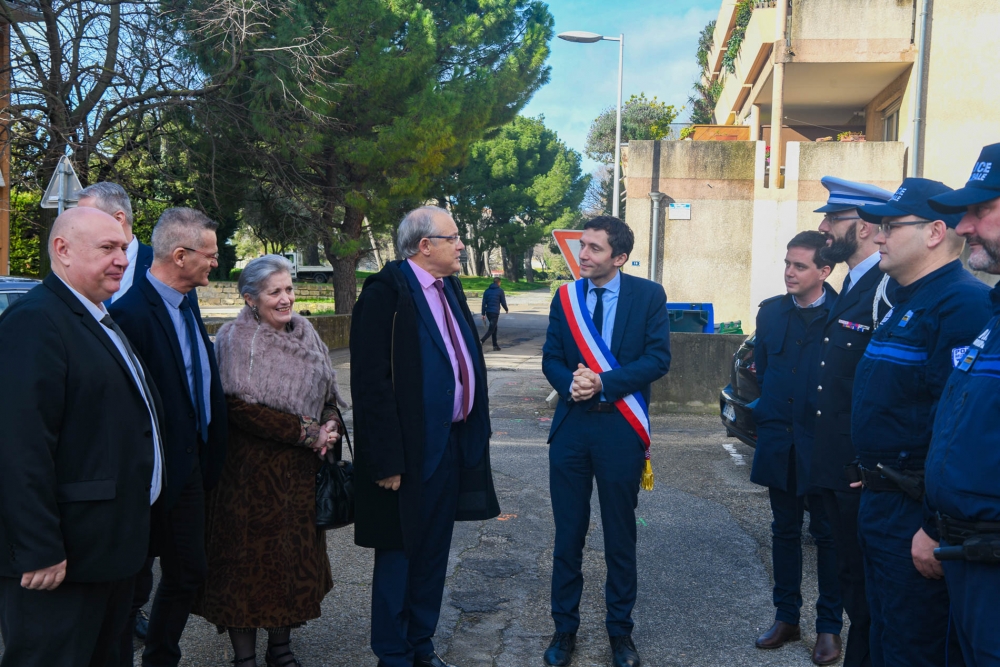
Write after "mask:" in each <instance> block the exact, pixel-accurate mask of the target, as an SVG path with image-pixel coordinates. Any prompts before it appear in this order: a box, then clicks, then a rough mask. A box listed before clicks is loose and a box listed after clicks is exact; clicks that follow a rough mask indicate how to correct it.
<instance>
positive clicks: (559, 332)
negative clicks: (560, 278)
mask: <svg viewBox="0 0 1000 667" xmlns="http://www.w3.org/2000/svg"><path fill="white" fill-rule="evenodd" d="M621 280H622V282H621V291H620V292H619V294H618V307H617V310H616V311H615V326H614V330H613V332H612V339H611V354H613V355H614V356H615V359H616V360H617V361H618V363H619V364H621V368H616V369H615V370H612V371H608V372H606V373H602V374H601V384H602V385H603V386H604V395H605V397H606V399H607V400H608V401H617V400H618V399H619V398H622V397H624V396H627V395H629V394H632V393H635V392H637V391H638V392H641V393H642V396H643V398H644V399H646V404H647V405H649V391H650V390H649V388H650V385H651V384H652V383H653V382H654V381H655V380H658V379H660V378H661V377H663V376H664V375H666V374H667V371H668V370H670V324H669V322H668V319H667V295H666V293H665V292H664V291H663V287H662V286H660V285H658V284H657V283H654V282H652V281H649V280H645V279H643V278H636V277H635V276H630V275H628V274H625V273H623V274H622V275H621ZM570 286H571V287H572V284H571V285H570ZM577 364H584V365H586V364H585V363H584V361H583V356H582V355H581V354H580V350H579V348H578V347H577V346H576V341H575V340H574V339H573V334H572V333H571V332H570V329H569V325H568V324H567V322H566V315H565V314H564V313H563V309H562V304H561V303H560V301H559V295H558V294H556V296H555V297H554V298H553V299H552V306H551V307H550V309H549V328H548V332H547V333H546V335H545V345H544V346H543V347H542V372H543V373H545V377H546V379H547V380H548V381H549V384H551V385H552V386H553V388H555V389H556V391H558V392H559V396H560V397H561V398H562V400H561V401H559V404H558V405H557V406H556V412H555V415H554V416H553V418H552V428H551V429H550V430H549V440H548V441H549V442H552V437H553V436H554V435H555V433H556V431H557V430H558V429H559V426H560V425H561V424H562V423H563V420H564V419H566V416H567V415H568V414H569V413H570V408H571V407H572V406H573V405H574V404H573V403H572V402H571V401H570V396H569V393H568V392H569V388H570V386H572V384H573V371H575V370H576V369H577ZM597 400H600V399H599V397H597V396H595V397H594V398H592V399H591V401H597Z"/></svg>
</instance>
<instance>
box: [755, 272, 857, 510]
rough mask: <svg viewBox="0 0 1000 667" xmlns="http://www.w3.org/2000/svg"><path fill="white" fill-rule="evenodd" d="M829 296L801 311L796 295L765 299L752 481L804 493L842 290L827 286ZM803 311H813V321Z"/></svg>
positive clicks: (759, 333) (759, 334)
mask: <svg viewBox="0 0 1000 667" xmlns="http://www.w3.org/2000/svg"><path fill="white" fill-rule="evenodd" d="M824 289H825V291H826V301H825V302H824V303H823V305H821V306H817V309H818V310H819V311H820V312H819V313H817V312H816V311H813V312H811V313H810V312H808V311H809V310H812V309H807V310H806V311H804V312H798V311H799V309H797V308H796V306H795V302H794V300H793V298H792V295H791V294H785V295H784V296H780V297H774V298H772V299H768V300H766V301H764V302H762V303H761V304H760V310H759V311H758V312H757V339H756V343H755V344H754V364H755V365H756V368H757V383H758V384H759V385H760V399H759V400H758V401H757V405H756V406H755V407H754V409H753V417H754V422H755V423H756V425H757V448H756V450H755V451H754V456H753V467H752V468H751V470H750V481H752V482H754V483H755V484H761V485H763V486H771V487H775V488H778V489H781V490H782V491H792V490H794V491H795V492H796V494H797V495H800V496H801V495H805V494H806V492H807V491H808V490H809V488H810V484H809V468H810V463H811V460H812V457H811V455H812V449H813V433H814V430H813V424H814V422H815V420H816V407H815V397H816V391H815V390H816V373H817V371H818V369H819V353H820V342H821V339H822V337H823V328H824V326H825V324H826V316H827V313H828V312H829V308H830V304H832V303H833V302H834V300H835V299H836V298H837V292H836V291H835V290H834V289H833V288H832V287H830V286H829V285H824ZM803 314H808V315H813V316H814V317H815V319H812V321H810V322H809V323H808V324H807V322H806V320H804V319H803V318H802V315H803ZM793 450H794V452H795V482H796V483H795V488H794V489H791V488H789V486H790V485H789V473H790V470H789V459H790V457H791V454H792V451H793Z"/></svg>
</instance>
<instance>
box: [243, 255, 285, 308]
mask: <svg viewBox="0 0 1000 667" xmlns="http://www.w3.org/2000/svg"><path fill="white" fill-rule="evenodd" d="M275 273H287V274H289V275H291V273H292V263H291V262H289V261H288V260H287V259H285V258H284V257H282V256H281V255H264V256H263V257H258V258H257V259H253V260H250V263H249V264H247V265H246V266H245V267H243V271H242V272H241V273H240V279H239V280H238V281H237V283H236V286H237V287H238V288H239V290H240V296H248V295H249V297H250V298H251V299H253V300H254V301H256V300H257V297H258V296H259V295H260V292H261V290H263V289H264V285H265V283H267V281H268V279H269V278H270V277H271V276H273V275H274V274H275Z"/></svg>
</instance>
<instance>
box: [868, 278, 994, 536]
mask: <svg viewBox="0 0 1000 667" xmlns="http://www.w3.org/2000/svg"><path fill="white" fill-rule="evenodd" d="M990 311H991V308H990V299H989V288H988V287H987V286H986V285H985V284H983V283H982V282H980V281H979V280H977V279H976V278H975V277H974V276H973V275H972V274H971V273H969V272H968V271H966V270H965V269H964V268H962V263H961V262H960V261H959V260H957V259H956V260H955V261H953V262H950V263H949V264H946V265H945V266H943V267H941V268H940V269H938V270H936V271H934V272H932V273H930V274H928V275H926V276H924V277H923V278H921V279H920V280H917V281H916V282H914V283H912V284H910V285H906V286H905V287H903V286H900V287H898V288H897V289H896V293H895V301H894V303H893V309H892V311H890V313H889V314H888V315H887V316H886V317H885V318H884V319H883V321H882V322H881V323H880V324H879V327H878V328H877V329H876V330H875V334H874V335H873V336H872V339H871V342H870V343H869V344H868V349H866V350H865V356H864V358H862V359H861V363H859V364H858V370H857V374H856V375H855V378H854V409H853V415H852V419H851V437H852V439H853V440H854V447H855V449H856V450H857V452H858V456H859V457H860V459H861V463H862V464H863V465H864V466H865V467H866V468H868V469H871V470H874V469H875V467H876V465H877V464H878V463H883V464H885V465H888V466H894V467H896V468H897V469H901V470H920V469H922V468H923V467H924V460H925V458H926V456H927V449H928V447H929V446H930V442H931V427H932V425H933V424H934V417H935V413H936V411H937V407H938V400H939V399H940V398H941V393H942V391H943V390H944V386H945V383H946V382H947V381H948V377H949V375H951V371H952V368H954V367H955V366H956V365H957V361H956V358H957V359H958V360H960V359H961V354H962V350H963V349H964V348H965V347H966V346H968V345H969V344H970V343H972V341H973V340H975V338H976V334H978V333H979V332H980V331H981V330H982V328H983V326H984V325H985V324H986V322H987V320H989V318H990ZM923 527H924V530H925V531H926V532H927V533H928V534H929V535H931V536H932V537H933V536H934V535H936V534H937V531H936V530H935V529H934V527H933V526H932V525H930V524H929V523H928V522H927V521H926V520H925V521H924V526H923Z"/></svg>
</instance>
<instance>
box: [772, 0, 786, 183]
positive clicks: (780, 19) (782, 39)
mask: <svg viewBox="0 0 1000 667" xmlns="http://www.w3.org/2000/svg"><path fill="white" fill-rule="evenodd" d="M789 1H790V0H778V7H777V9H778V11H777V12H775V32H776V33H777V35H778V40H777V41H776V42H775V44H776V46H777V48H775V50H774V72H773V75H772V77H773V78H772V86H771V174H770V178H769V182H768V188H783V187H785V182H784V181H785V179H784V178H782V176H781V165H782V164H783V163H784V162H785V148H784V146H783V145H782V143H781V125H782V123H783V121H784V118H785V97H784V95H785V54H786V53H787V52H788V48H787V43H786V39H787V36H788V3H789Z"/></svg>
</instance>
